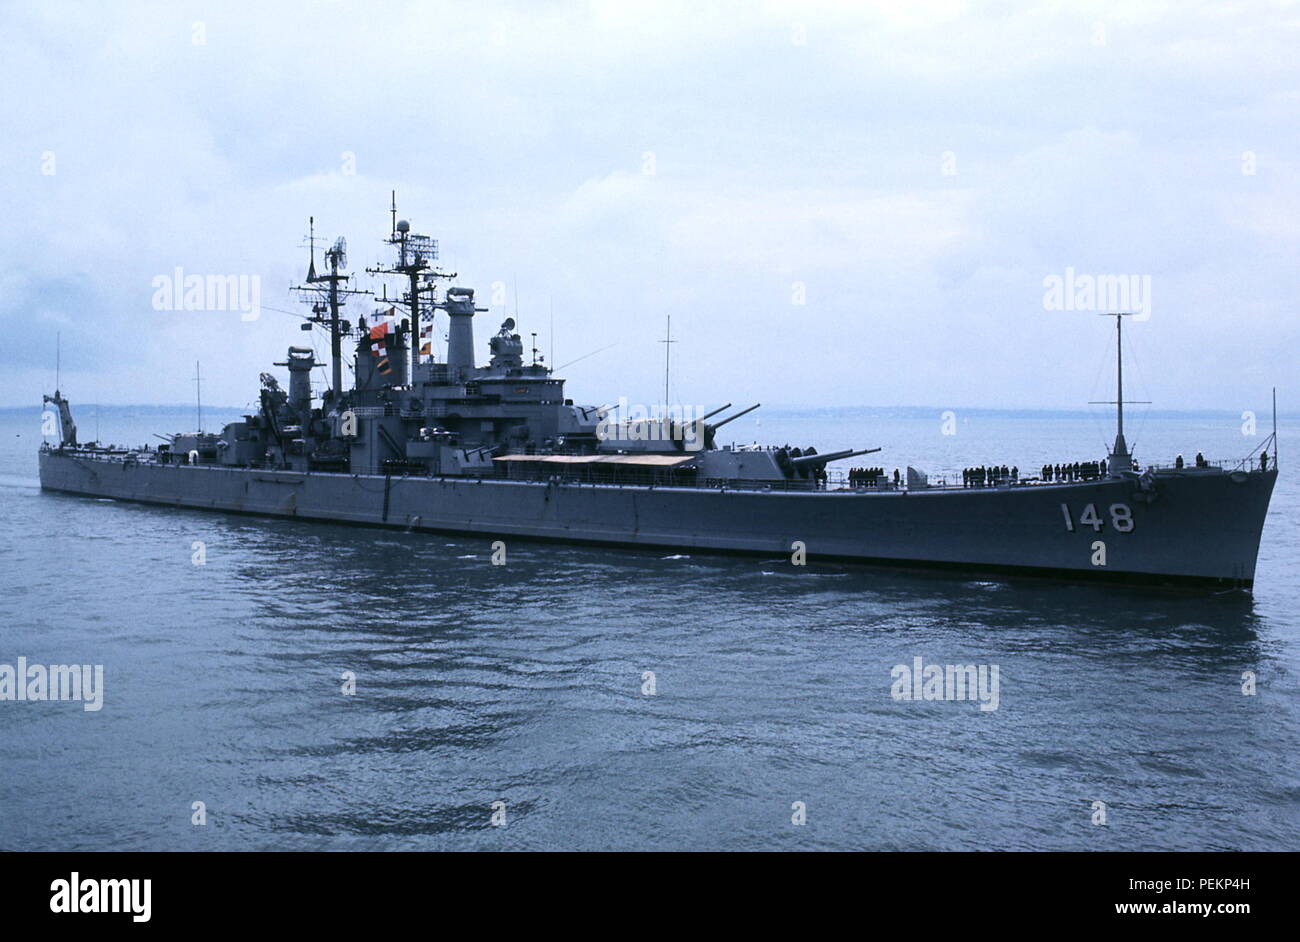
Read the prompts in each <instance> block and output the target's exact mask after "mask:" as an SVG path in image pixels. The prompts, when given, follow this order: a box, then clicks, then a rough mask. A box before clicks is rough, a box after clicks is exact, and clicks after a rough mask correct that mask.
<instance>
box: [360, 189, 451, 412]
mask: <svg viewBox="0 0 1300 942" xmlns="http://www.w3.org/2000/svg"><path fill="white" fill-rule="evenodd" d="M391 212H392V214H393V230H392V233H391V235H390V236H389V238H388V243H389V244H390V245H394V246H396V247H397V264H396V265H394V266H393V267H392V268H367V269H366V271H368V272H370V273H371V274H376V275H405V276H406V277H407V279H408V280H409V282H410V289H409V292H408V294H407V297H406V300H405V302H398V303H405V304H406V306H407V307H408V308H409V309H410V311H411V320H410V331H411V333H410V338H409V341H410V352H409V356H410V361H411V364H410V367H411V369H410V377H409V379H410V383H411V388H412V389H414V388H415V383H416V377H417V375H418V374H417V372H416V366H417V364H418V363H419V360H420V292H421V291H422V290H429V291H431V290H432V286H431V285H423V286H422V285H421V284H420V281H421V279H422V278H423V279H433V278H455V277H456V275H455V273H454V272H453V273H447V272H443V271H440V270H438V269H436V268H434V267H433V266H432V264H431V263H432V262H433V261H435V260H436V259H437V258H438V240H437V239H431V238H429V237H428V236H424V235H417V234H415V233H414V232H412V231H411V224H410V223H409V222H407V221H406V220H405V219H398V218H397V191H396V190H394V191H393V200H392V207H391ZM433 306H435V307H436V305H433Z"/></svg>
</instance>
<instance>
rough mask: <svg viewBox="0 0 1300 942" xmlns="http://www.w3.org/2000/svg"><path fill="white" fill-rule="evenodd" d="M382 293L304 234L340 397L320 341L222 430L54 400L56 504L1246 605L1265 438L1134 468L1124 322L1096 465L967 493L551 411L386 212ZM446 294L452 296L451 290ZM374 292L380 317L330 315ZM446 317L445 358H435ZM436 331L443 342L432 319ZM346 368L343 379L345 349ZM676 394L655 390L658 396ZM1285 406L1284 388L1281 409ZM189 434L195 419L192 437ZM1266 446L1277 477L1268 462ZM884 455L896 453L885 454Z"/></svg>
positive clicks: (1260, 511) (312, 296)
mask: <svg viewBox="0 0 1300 942" xmlns="http://www.w3.org/2000/svg"><path fill="white" fill-rule="evenodd" d="M391 212H392V220H391V225H390V234H389V238H388V239H387V240H386V241H387V242H388V243H390V244H391V246H392V249H393V251H394V254H395V261H394V262H393V263H392V264H391V265H390V266H388V267H377V268H371V269H367V271H368V272H370V273H371V274H373V275H377V276H383V277H385V278H396V279H398V284H399V285H400V290H399V292H398V294H397V295H396V296H394V297H393V298H391V299H390V298H388V297H387V288H385V290H384V296H383V297H382V298H374V296H373V295H372V294H370V293H369V292H365V291H360V290H358V289H356V288H353V287H351V286H352V285H353V284H354V283H355V282H354V280H353V279H354V276H353V275H352V274H350V273H349V272H348V270H347V246H346V243H345V241H344V240H343V239H341V238H340V239H338V240H337V241H335V242H334V243H333V244H332V246H331V247H330V248H329V249H327V250H325V251H324V254H323V263H324V264H323V267H322V270H321V271H320V272H318V271H317V268H316V239H315V234H314V220H313V229H312V235H311V237H310V246H311V249H310V262H309V266H308V271H307V275H306V279H305V284H303V285H300V286H298V288H297V290H299V291H300V292H302V293H303V294H302V296H303V297H304V298H305V299H306V300H307V301H309V302H310V305H311V307H310V310H311V314H310V315H309V316H307V315H304V322H303V324H302V325H301V327H302V328H303V329H304V330H308V331H311V330H320V331H322V332H323V333H328V337H329V342H330V363H329V366H330V385H329V387H328V388H326V389H324V390H323V392H322V394H321V395H320V397H319V398H317V397H315V396H314V395H313V391H312V385H311V373H312V370H314V369H316V368H317V367H318V366H319V367H322V368H323V366H324V364H320V363H318V361H317V358H316V354H315V352H314V348H313V347H310V346H297V345H295V346H290V347H289V349H288V351H287V355H286V357H285V359H284V360H283V361H280V362H279V363H277V364H276V365H277V366H280V367H284V368H285V369H287V372H288V386H287V389H286V388H284V387H282V386H281V385H280V382H279V380H277V379H276V377H275V376H274V375H272V374H270V373H262V374H261V389H260V396H259V405H258V407H257V408H256V410H255V411H254V412H252V413H251V414H248V415H245V416H243V418H242V419H241V420H240V421H237V422H231V423H229V424H227V425H225V426H224V427H223V428H222V429H221V431H219V432H209V433H205V432H202V431H197V432H190V433H181V434H172V435H164V436H159V437H160V438H162V439H164V443H162V444H160V445H158V446H157V447H152V446H149V445H144V446H140V447H106V446H103V445H100V444H99V443H98V442H95V443H78V440H77V430H76V425H75V424H74V422H73V418H72V412H71V407H70V404H69V402H68V400H67V399H66V398H65V397H64V396H63V394H62V393H61V392H60V391H59V389H58V388H57V384H56V389H55V392H54V395H53V396H48V395H47V396H45V397H44V401H45V407H46V413H45V416H46V421H47V423H48V425H49V432H50V435H51V436H52V437H54V436H56V437H57V442H54V441H46V442H45V443H44V444H43V445H42V447H41V450H40V454H39V463H40V481H41V487H42V488H43V489H44V490H47V491H56V492H64V493H67V494H76V495H86V496H92V497H96V498H112V499H117V500H124V501H138V502H144V503H149V504H160V505H166V506H174V507H184V508H197V509H202V510H212V511H220V512H226V513H241V514H257V515H266V516H274V517H288V518H296V519H303V520H313V521H327V522H333V523H347V524H360V525H370V526H380V527H394V528H401V529H404V530H410V531H417V532H430V533H455V534H470V535H475V536H477V537H480V538H482V539H483V540H485V541H491V542H492V543H494V544H495V543H496V541H498V540H501V541H504V540H507V539H528V540H542V541H563V542H572V543H582V544H599V545H606V546H618V547H630V548H647V549H650V548H653V549H656V550H674V551H679V552H680V551H686V552H711V553H741V554H756V555H761V556H768V557H771V556H782V557H790V559H791V561H792V562H796V563H806V562H807V561H809V560H818V561H829V562H837V563H843V562H848V563H859V564H867V565H871V566H894V567H907V568H930V569H941V570H949V571H951V572H953V573H955V574H959V575H960V576H962V577H964V578H971V577H979V576H983V575H1001V574H1020V575H1032V576H1047V577H1052V578H1058V579H1062V578H1063V579H1067V580H1080V581H1082V580H1103V581H1114V582H1127V583H1140V584H1149V585H1167V586H1181V587H1195V588H1201V589H1205V588H1209V589H1213V590H1249V589H1250V588H1251V587H1252V586H1253V584H1254V578H1255V564H1256V557H1257V555H1258V550H1259V544H1260V537H1261V532H1262V529H1263V525H1264V518H1265V515H1266V513H1267V510H1268V504H1269V499H1270V496H1271V494H1272V491H1273V486H1274V483H1275V482H1276V479H1277V430H1276V409H1275V415H1274V428H1273V433H1272V435H1270V436H1269V437H1267V438H1266V439H1265V440H1264V441H1263V442H1262V444H1261V445H1260V446H1258V447H1257V448H1256V449H1255V450H1254V451H1252V452H1251V454H1250V455H1247V456H1246V457H1245V458H1242V459H1241V460H1240V461H1237V462H1236V463H1235V464H1234V463H1231V462H1225V463H1214V462H1208V461H1203V460H1200V459H1199V456H1198V460H1197V461H1196V463H1195V466H1192V467H1184V466H1183V463H1182V461H1181V459H1180V460H1179V461H1178V462H1177V464H1176V465H1174V466H1160V467H1157V466H1147V467H1145V468H1142V467H1139V466H1138V464H1137V462H1136V461H1135V460H1134V458H1133V456H1132V454H1131V453H1130V450H1129V447H1128V445H1127V443H1126V440H1125V437H1124V392H1123V323H1124V320H1123V317H1124V315H1123V314H1122V313H1116V315H1115V326H1116V360H1117V372H1118V377H1117V379H1118V382H1117V387H1118V388H1117V394H1116V398H1115V400H1113V403H1114V404H1115V406H1116V417H1117V426H1118V427H1117V430H1116V435H1115V440H1114V444H1113V447H1111V448H1110V449H1109V453H1108V454H1107V455H1106V457H1105V459H1104V460H1100V461H1097V462H1094V463H1091V464H1084V465H1077V464H1076V465H1070V466H1066V467H1060V466H1045V467H1043V468H1042V469H1040V471H1039V473H1037V474H1034V475H1028V474H1021V473H1019V469H1013V470H1012V471H1011V472H1008V471H1007V469H1005V468H995V469H990V468H979V469H970V470H968V471H967V472H966V473H965V474H963V477H962V481H961V483H956V482H952V483H949V482H947V481H946V480H935V481H931V480H930V479H929V476H927V475H926V474H925V473H924V472H922V471H918V470H917V469H915V468H912V467H907V472H906V475H905V476H904V475H900V473H899V472H898V471H895V472H894V474H893V475H892V477H891V476H889V475H886V474H884V473H882V472H883V469H872V470H871V471H866V470H865V469H853V471H852V472H851V473H850V474H849V475H848V476H847V478H845V477H844V476H843V475H842V474H841V473H840V472H839V471H836V470H832V471H831V472H829V473H828V470H827V466H828V465H829V464H830V463H831V462H837V461H841V460H845V459H849V458H853V457H857V456H859V455H864V454H869V453H872V452H877V451H880V450H881V449H880V448H843V449H838V450H835V451H826V452H819V451H818V450H817V449H816V448H814V447H808V448H799V447H794V448H791V447H788V446H775V445H770V446H769V445H757V444H756V445H735V444H719V441H718V438H717V436H718V432H719V430H720V429H722V428H723V427H724V426H725V425H727V424H728V423H729V422H732V421H734V420H735V419H737V418H739V417H740V416H742V415H745V414H747V413H748V412H749V411H751V410H752V409H755V408H758V407H757V406H750V407H749V408H748V409H744V410H741V411H739V412H734V413H732V414H730V415H727V416H725V417H724V416H723V413H724V412H727V411H728V410H730V409H731V406H730V404H728V405H727V406H723V407H721V408H719V409H715V410H712V411H710V412H708V413H705V414H701V415H694V414H684V413H683V412H682V410H680V409H678V410H671V409H664V410H662V411H661V412H660V413H659V414H657V415H642V416H636V417H632V416H629V415H626V414H622V413H623V410H616V409H615V408H614V407H612V406H610V405H579V404H576V403H575V402H574V401H573V400H572V399H567V398H565V391H564V380H563V379H561V378H559V377H558V376H557V375H556V374H555V372H554V371H553V370H552V368H551V367H550V366H548V365H547V364H546V363H545V360H544V358H539V357H538V356H537V350H536V340H535V335H534V348H533V351H532V356H531V361H530V362H525V357H524V354H525V351H524V343H523V340H522V337H521V335H520V334H519V333H518V332H517V331H516V323H515V320H514V319H513V318H506V319H505V320H504V322H503V323H502V324H501V325H500V328H499V329H498V330H497V332H496V333H495V334H493V335H492V336H491V337H490V338H488V344H487V346H488V352H489V358H488V362H487V365H486V366H479V365H478V364H477V362H476V357H475V345H474V328H473V323H474V317H475V315H476V314H480V313H484V312H485V311H487V310H488V309H486V308H483V307H478V306H476V301H475V295H474V291H473V289H471V288H467V287H461V286H459V285H456V284H454V281H455V279H456V275H455V274H454V273H449V272H446V271H443V270H442V269H440V268H439V267H437V265H436V264H435V263H436V262H437V259H438V244H437V241H436V240H434V239H431V238H429V237H427V236H423V235H419V234H416V233H414V232H412V231H411V227H410V224H409V223H408V222H407V221H406V220H404V219H403V220H399V219H398V218H397V210H396V200H395V198H394V201H393V206H392V208H391ZM443 282H445V284H442V283H443ZM363 295H364V296H367V297H369V298H371V299H372V300H371V302H368V304H367V306H368V309H369V310H370V312H371V316H370V318H369V319H367V318H366V317H365V316H360V317H358V319H357V321H356V323H355V324H353V323H352V322H351V321H350V320H348V319H347V318H345V317H344V315H345V314H346V313H347V311H346V309H345V306H346V304H347V303H348V301H349V299H356V298H357V297H359V296H363ZM435 318H439V319H445V323H446V328H445V339H446V347H445V355H442V356H439V354H440V353H442V351H441V350H435V349H434V348H433V341H434V336H433V330H434V325H435ZM438 332H439V334H441V333H442V332H443V331H442V329H441V327H440V328H439V331H438ZM345 344H346V345H347V346H349V347H350V349H351V351H352V353H353V354H354V356H353V360H352V364H351V367H352V368H351V373H352V374H353V375H352V388H351V389H345V388H344V367H345V360H344V347H345ZM665 399H667V396H665ZM1275 401H1276V397H1275ZM200 426H201V422H200ZM1270 447H1271V448H1272V450H1273V456H1272V463H1271V464H1270V461H1269V448H1270ZM891 463H893V462H891Z"/></svg>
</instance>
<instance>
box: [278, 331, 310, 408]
mask: <svg viewBox="0 0 1300 942" xmlns="http://www.w3.org/2000/svg"><path fill="white" fill-rule="evenodd" d="M276 366H287V367H289V406H290V407H291V408H292V409H293V411H294V412H296V413H297V414H298V416H299V417H300V419H302V420H304V421H305V420H306V417H307V416H308V415H310V414H311V371H312V369H313V368H314V367H315V366H316V357H315V354H313V353H312V350H311V348H310V347H290V348H289V355H288V357H286V358H285V362H284V363H277V364H276Z"/></svg>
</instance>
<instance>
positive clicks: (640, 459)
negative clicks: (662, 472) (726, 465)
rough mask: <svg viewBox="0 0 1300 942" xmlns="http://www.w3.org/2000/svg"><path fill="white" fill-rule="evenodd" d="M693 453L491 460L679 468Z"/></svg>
mask: <svg viewBox="0 0 1300 942" xmlns="http://www.w3.org/2000/svg"><path fill="white" fill-rule="evenodd" d="M695 458H696V456H695V455H502V456H501V457H500V458H493V459H492V460H493V461H509V462H516V463H531V464H547V465H566V466H569V467H573V466H578V467H585V466H588V465H599V466H602V467H603V466H605V465H613V466H616V467H626V466H628V465H631V466H633V467H640V468H669V469H671V468H680V467H681V466H682V465H684V464H686V463H687V462H690V461H694V460H695Z"/></svg>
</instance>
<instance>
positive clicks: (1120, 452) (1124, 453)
mask: <svg viewBox="0 0 1300 942" xmlns="http://www.w3.org/2000/svg"><path fill="white" fill-rule="evenodd" d="M1133 313H1134V312H1133V311H1106V312H1104V313H1103V314H1102V317H1113V318H1115V398H1114V399H1103V400H1092V404H1093V405H1113V406H1114V407H1115V446H1114V447H1113V448H1112V449H1111V452H1110V473H1111V474H1119V473H1120V472H1121V471H1131V470H1133V456H1132V455H1131V454H1129V450H1128V442H1126V441H1125V440H1124V318H1126V317H1132V316H1133ZM1133 401H1136V402H1146V400H1133Z"/></svg>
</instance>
